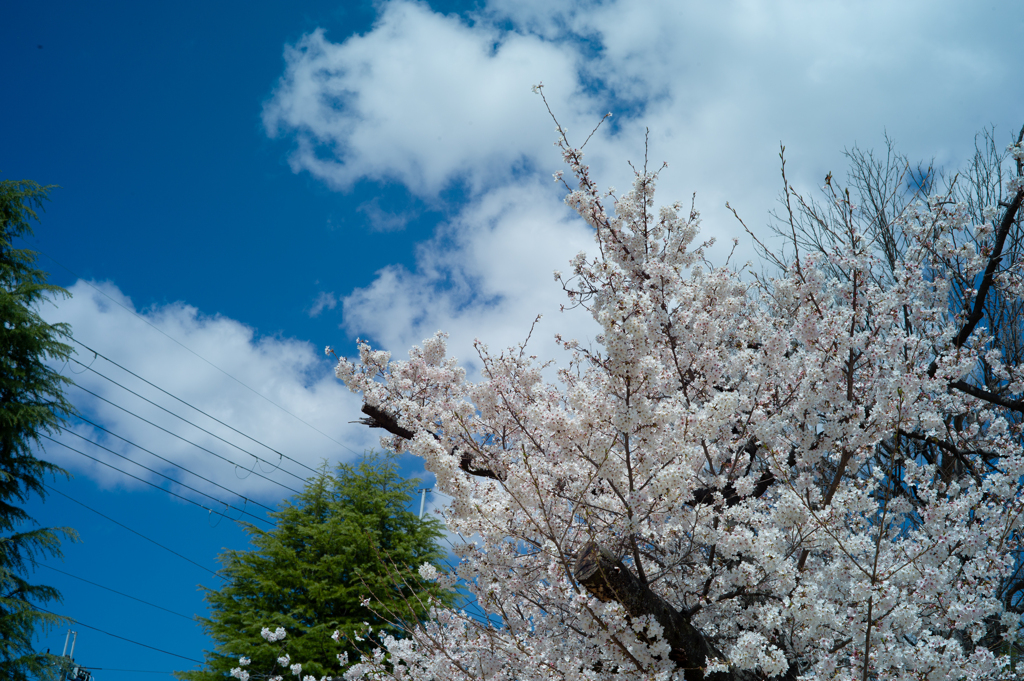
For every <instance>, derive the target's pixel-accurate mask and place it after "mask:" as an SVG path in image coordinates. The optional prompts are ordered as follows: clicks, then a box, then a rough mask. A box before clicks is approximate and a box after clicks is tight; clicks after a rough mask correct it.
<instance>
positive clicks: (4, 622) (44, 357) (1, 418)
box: [0, 180, 76, 681]
mask: <svg viewBox="0 0 1024 681" xmlns="http://www.w3.org/2000/svg"><path fill="white" fill-rule="evenodd" d="M50 189H51V187H41V186H39V185H38V184H36V183H35V182H32V181H30V180H22V181H12V180H3V181H0V321H2V326H0V678H2V679H10V680H11V681H22V680H23V679H30V678H35V677H39V676H45V675H46V674H47V671H48V669H49V668H50V667H51V666H52V664H53V659H54V658H53V657H52V656H50V655H47V654H43V653H38V652H36V651H35V650H33V645H32V640H33V637H34V636H35V634H36V633H37V631H39V630H40V629H43V630H45V629H47V628H49V627H51V626H54V625H57V624H61V623H63V622H66V621H68V620H66V618H62V617H58V616H56V615H52V614H50V613H48V612H42V611H40V610H39V609H38V607H37V606H41V605H43V604H46V603H49V602H51V601H57V602H59V601H60V599H61V596H60V593H59V592H58V591H57V590H56V589H54V588H53V587H50V586H43V585H37V584H32V583H31V582H30V581H29V580H28V576H27V574H26V573H27V572H29V571H30V570H31V569H32V568H33V567H34V566H35V565H36V562H37V560H38V559H39V558H40V557H44V556H58V557H59V556H60V541H61V537H62V536H63V537H64V538H68V539H72V540H74V539H75V537H76V535H75V533H74V530H71V529H69V528H65V527H58V528H42V527H33V525H34V524H35V523H34V521H33V520H32V518H31V517H30V516H29V515H28V513H27V512H26V511H25V509H24V508H23V505H24V504H25V502H26V501H28V499H29V497H30V496H31V495H33V494H38V495H40V496H44V495H45V491H46V490H45V487H44V481H45V479H46V477H47V476H56V475H65V476H66V475H67V472H66V471H64V470H63V469H61V468H60V467H59V466H56V465H54V464H52V463H49V462H47V461H42V460H40V459H38V458H37V457H36V455H35V452H36V451H38V449H39V447H40V443H39V437H40V435H42V434H44V433H54V432H56V431H58V430H59V429H60V427H61V425H62V424H63V423H64V419H65V417H66V416H68V415H70V414H72V413H74V408H73V407H72V405H71V403H70V402H68V400H67V399H66V398H65V397H64V389H65V388H66V387H67V386H68V385H70V383H71V382H70V381H69V380H68V379H67V378H65V377H64V376H62V375H60V374H59V373H58V372H57V371H55V370H54V369H53V368H52V365H51V364H50V363H52V362H53V361H65V360H67V359H68V357H69V356H70V354H71V347H70V346H69V345H67V344H66V343H64V342H63V341H64V340H66V339H68V338H69V337H70V335H71V329H70V327H69V326H68V325H67V324H48V323H46V322H44V321H43V319H42V318H41V317H40V316H39V314H38V312H37V309H38V306H39V305H40V304H41V303H44V302H47V301H49V300H50V299H52V298H53V297H55V296H65V297H66V296H68V295H69V294H68V292H67V291H65V290H64V289H62V288H60V287H59V286H53V285H51V284H47V283H46V273H45V272H43V271H42V270H40V269H39V268H37V267H36V265H35V259H36V253H34V252H32V251H29V250H25V249H19V248H15V247H14V241H15V240H16V239H18V238H20V237H24V236H27V235H29V234H31V233H32V228H31V224H30V221H32V220H38V218H39V216H38V213H37V212H36V211H38V210H41V209H42V204H43V201H44V200H46V199H47V198H48V193H49V191H50ZM26 528H27V529H26Z"/></svg>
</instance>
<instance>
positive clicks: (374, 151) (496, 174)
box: [264, 1, 587, 199]
mask: <svg viewBox="0 0 1024 681" xmlns="http://www.w3.org/2000/svg"><path fill="white" fill-rule="evenodd" d="M285 59H286V62H287V68H286V71H285V73H284V75H283V77H282V78H281V82H280V83H279V85H278V87H277V90H276V92H275V94H274V96H273V97H272V98H271V99H270V101H268V102H267V104H266V106H265V109H264V122H265V124H266V127H267V130H268V131H269V134H270V135H271V136H276V135H282V134H283V135H289V136H294V139H295V142H296V145H297V148H296V149H295V151H294V153H293V155H292V157H291V163H292V167H293V168H294V169H295V170H296V171H299V170H304V171H308V172H310V173H312V174H313V175H314V176H316V177H318V178H320V179H322V180H324V181H325V182H327V183H328V184H329V185H331V186H333V187H336V188H339V189H348V188H350V187H351V185H352V183H353V182H355V181H356V180H357V179H360V178H364V177H366V178H371V179H377V180H383V179H390V180H397V181H399V182H402V183H404V184H405V185H406V186H408V188H409V189H410V190H411V191H412V192H413V193H415V194H416V195H418V196H420V197H421V198H428V199H429V198H433V197H434V196H435V195H436V194H437V192H439V191H440V190H441V189H443V188H444V187H445V186H446V185H448V184H449V183H450V182H451V181H452V180H453V179H456V178H459V179H464V180H466V182H467V183H468V185H469V186H470V187H472V188H476V189H479V188H481V187H484V186H487V185H488V184H489V183H491V182H493V181H496V180H498V179H501V178H504V177H505V176H506V174H507V172H508V168H509V167H510V166H513V165H515V164H517V163H520V162H521V161H522V160H523V159H524V158H526V159H529V158H531V157H532V156H533V155H534V153H535V151H536V150H537V148H538V146H546V145H547V144H548V143H549V142H550V139H551V133H550V131H551V128H552V125H551V124H550V123H549V122H548V121H547V114H546V113H545V112H544V110H543V108H541V106H540V103H539V101H538V99H537V98H536V97H535V96H533V95H532V94H531V92H530V88H531V86H533V85H534V84H536V83H537V82H538V81H541V80H543V81H545V82H547V83H549V84H551V85H552V86H553V91H554V92H557V93H559V94H558V96H557V99H556V103H557V104H558V106H559V110H560V111H562V112H564V113H565V114H566V115H567V116H568V115H569V112H570V111H576V110H579V109H580V106H581V105H583V104H584V103H585V102H586V100H587V98H586V97H585V96H584V95H583V94H582V91H581V89H580V87H579V86H578V85H577V84H576V82H575V74H574V65H573V56H572V55H571V53H566V52H565V51H564V50H561V49H559V48H558V47H557V46H554V45H550V44H547V43H545V42H544V41H543V40H541V39H540V38H538V37H536V36H529V35H521V34H517V33H505V32H502V31H499V30H498V29H496V28H494V27H492V26H490V25H489V24H486V23H477V24H475V25H473V26H469V25H467V24H466V23H465V22H463V21H462V20H460V19H458V18H457V17H454V16H445V15H441V14H437V13H434V12H432V11H430V9H429V8H428V7H427V6H426V5H424V4H420V3H413V2H405V1H399V2H389V3H384V4H382V5H381V15H380V17H379V20H378V21H377V23H376V25H375V26H374V28H373V30H372V31H370V32H369V33H366V34H363V35H355V36H351V37H349V38H348V39H346V40H344V41H343V42H341V43H333V42H330V41H329V40H328V39H327V36H326V34H325V32H324V31H322V30H318V31H315V32H313V33H311V34H309V35H307V36H305V37H304V38H303V39H302V40H300V41H299V43H298V44H297V45H295V46H294V47H289V48H288V49H287V50H286V53H285Z"/></svg>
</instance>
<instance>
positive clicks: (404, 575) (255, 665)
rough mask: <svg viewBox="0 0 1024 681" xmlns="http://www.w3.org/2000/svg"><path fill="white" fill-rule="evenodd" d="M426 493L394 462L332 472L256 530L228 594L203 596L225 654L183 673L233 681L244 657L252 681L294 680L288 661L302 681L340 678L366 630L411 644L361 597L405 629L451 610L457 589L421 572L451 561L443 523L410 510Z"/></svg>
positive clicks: (228, 556)
mask: <svg viewBox="0 0 1024 681" xmlns="http://www.w3.org/2000/svg"><path fill="white" fill-rule="evenodd" d="M418 484H419V480H416V479H412V480H406V479H404V478H402V477H401V476H400V475H399V474H398V472H397V466H396V464H395V462H394V458H393V457H391V456H386V455H380V456H368V457H364V458H363V460H362V461H360V462H359V463H358V464H357V465H355V466H348V465H340V466H338V467H337V469H336V470H335V471H334V472H333V473H332V472H330V470H329V469H328V468H327V466H326V464H325V465H324V466H323V467H322V468H321V470H320V472H319V473H318V474H317V475H316V476H314V477H312V478H311V479H310V480H309V481H308V482H307V484H306V487H305V489H304V490H303V491H302V493H301V494H299V495H296V496H294V497H292V498H291V499H289V500H287V501H285V502H284V504H283V507H282V508H281V510H279V511H276V512H274V513H272V514H271V516H272V517H273V518H274V519H275V521H276V524H275V526H274V528H273V529H271V530H268V531H265V530H261V529H258V528H255V527H249V528H247V531H248V532H249V535H250V541H251V542H252V544H253V546H255V547H256V548H255V549H254V550H251V551H227V552H225V553H224V554H222V555H221V556H220V561H221V563H222V564H223V566H224V567H223V568H221V570H220V574H222V575H223V576H224V577H225V580H226V581H225V585H224V586H223V587H221V588H220V589H219V590H214V589H206V588H204V590H205V591H206V601H207V603H209V606H210V613H211V614H210V618H209V619H200V622H201V623H202V626H203V628H204V629H205V630H206V632H207V633H208V634H209V635H210V637H211V638H212V639H213V640H214V641H216V642H217V646H216V650H215V651H213V652H207V653H206V668H205V669H203V670H199V671H188V672H176V675H177V676H178V677H179V678H182V679H190V680H192V681H213V680H214V679H225V678H226V677H228V676H229V674H230V671H231V669H232V668H235V667H238V666H239V658H240V657H241V656H243V655H244V656H247V657H249V658H250V659H251V663H250V664H249V665H247V666H246V668H245V669H246V671H248V672H249V673H250V675H251V676H252V678H254V679H255V678H260V677H265V676H268V675H271V674H279V675H283V676H285V677H286V678H292V675H291V672H290V670H289V669H287V668H282V665H281V664H279V663H278V662H277V658H278V657H280V656H283V655H285V654H288V655H289V656H290V658H291V661H292V662H298V663H301V664H302V665H303V666H302V677H305V676H306V675H307V674H309V675H312V676H314V677H316V678H318V679H319V678H320V677H322V676H334V677H340V676H341V669H342V668H341V665H340V664H339V662H338V659H337V655H338V654H339V653H342V652H346V651H347V652H348V653H349V655H350V657H352V659H353V660H358V654H359V653H358V648H356V647H355V646H356V645H357V643H356V641H355V636H357V635H359V634H361V633H365V626H364V625H363V623H364V622H368V623H369V624H370V625H371V626H373V628H374V632H375V633H376V632H379V631H382V630H383V631H385V632H390V633H392V634H393V635H395V636H398V635H400V634H401V631H400V630H398V629H392V628H391V627H390V626H389V625H388V623H387V622H386V621H384V620H382V619H381V618H380V617H378V616H377V615H376V614H374V612H373V611H371V610H370V608H367V607H365V606H363V605H362V603H361V601H362V600H363V598H365V597H368V596H371V594H372V595H373V597H374V599H375V605H374V607H375V609H377V610H378V611H379V612H382V613H384V612H387V613H388V614H387V615H386V617H387V618H388V619H391V620H392V621H399V620H400V621H403V622H407V623H408V622H410V621H418V620H421V619H425V617H426V615H427V612H428V608H429V606H428V604H427V599H428V597H433V598H434V599H435V600H436V601H439V602H441V603H444V604H446V605H450V604H452V603H453V602H454V600H455V595H454V594H453V593H452V592H451V591H448V590H446V589H443V588H441V587H440V586H438V585H437V584H435V583H433V582H427V581H425V580H423V579H422V578H421V577H420V575H419V573H418V572H417V569H418V568H419V566H420V565H422V564H423V563H432V564H435V565H440V562H439V561H440V560H441V559H442V558H443V557H444V552H443V551H442V550H441V549H440V548H439V546H438V544H437V540H438V538H439V537H440V536H441V530H442V527H443V525H442V524H441V522H440V521H439V520H438V519H436V518H424V519H422V520H421V519H420V518H418V517H417V516H416V514H415V513H410V512H409V511H407V510H406V508H407V507H408V505H409V503H410V500H411V498H412V494H413V493H414V492H415V489H416V486H417V485H418ZM263 627H268V628H270V629H271V630H274V629H276V628H277V627H283V628H284V629H285V631H286V632H287V636H286V638H285V639H284V640H283V641H280V642H277V643H271V642H268V641H267V640H265V639H264V638H263V637H262V636H261V630H262V628H263ZM336 630H337V631H340V632H341V633H342V634H343V635H344V636H345V638H343V639H340V643H337V642H335V641H334V640H332V639H331V636H332V634H333V633H334V632H335V631H336ZM363 652H365V650H364V651H363Z"/></svg>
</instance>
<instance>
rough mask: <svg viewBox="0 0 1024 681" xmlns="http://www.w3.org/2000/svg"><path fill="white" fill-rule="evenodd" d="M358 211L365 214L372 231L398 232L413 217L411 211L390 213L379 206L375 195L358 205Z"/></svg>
mask: <svg viewBox="0 0 1024 681" xmlns="http://www.w3.org/2000/svg"><path fill="white" fill-rule="evenodd" d="M358 210H359V212H360V213H362V214H363V215H365V216H366V219H367V220H368V221H369V223H370V229H372V230H373V231H374V232H398V231H401V230H403V229H405V225H406V224H407V223H408V222H409V220H412V219H413V218H414V217H415V214H414V213H413V212H412V211H401V212H398V213H392V212H389V211H386V210H384V209H383V208H381V207H380V197H378V196H375V197H373V198H372V199H370V200H369V201H366V202H364V203H363V204H362V205H360V206H359V209H358Z"/></svg>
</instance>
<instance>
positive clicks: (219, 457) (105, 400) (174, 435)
mask: <svg viewBox="0 0 1024 681" xmlns="http://www.w3.org/2000/svg"><path fill="white" fill-rule="evenodd" d="M75 387H76V388H78V389H79V390H82V391H84V392H87V393H89V394H90V395H92V396H93V397H95V398H96V399H98V400H102V401H103V402H106V403H107V404H109V405H110V406H112V407H114V408H116V409H120V410H121V411H123V412H124V413H126V414H130V415H131V416H134V417H135V418H137V419H139V420H140V421H142V422H143V423H148V424H149V425H151V426H153V427H154V428H156V429H157V430H162V431H163V432H165V433H167V434H168V435H170V436H171V437H175V438H178V439H179V440H181V441H182V442H186V443H188V444H190V445H192V446H193V447H195V448H196V449H201V450H203V451H204V452H206V453H207V454H212V455H213V456H215V457H217V458H218V459H220V460H221V461H226V462H228V463H230V464H231V465H232V466H235V467H236V468H238V467H239V464H237V463H235V462H234V461H232V460H231V459H229V458H227V457H226V456H221V455H220V454H218V453H217V452H215V451H213V450H211V449H207V448H206V447H204V446H202V445H200V444H196V443H195V442H192V441H191V440H189V439H188V438H185V437H182V436H181V435H178V434H177V433H174V432H172V431H170V430H167V429H166V428H164V427H163V426H158V425H157V424H155V423H153V422H152V421H150V420H149V419H147V418H145V417H142V416H139V415H138V414H136V413H135V412H133V411H131V410H130V409H126V408H125V407H122V406H121V405H119V404H115V403H114V402H111V401H110V400H108V399H107V398H105V397H103V396H102V395H97V394H96V393H94V392H93V391H91V390H89V389H88V388H83V387H82V386H80V385H78V384H77V383H76V384H75ZM79 418H82V417H79ZM82 420H83V421H85V420H87V419H84V418H83V419H82ZM89 423H92V421H89ZM92 425H94V426H96V427H97V428H99V429H100V430H103V431H104V432H107V433H110V431H109V430H107V429H106V428H104V427H103V426H100V425H97V424H95V423H92ZM110 434H111V435H114V433H110ZM114 437H117V438H120V439H122V440H123V439H124V438H121V437H120V436H118V435H114ZM125 442H127V440H125ZM136 446H137V445H136ZM139 449H142V448H141V447H139ZM252 456H253V457H254V458H256V460H257V461H260V460H261V459H260V458H259V457H257V456H256V455H255V454H253V455H252ZM268 463H269V462H268ZM282 470H284V469H282ZM250 472H251V473H253V474H255V475H256V476H257V477H260V478H263V479H264V480H266V481H268V482H272V483H274V484H275V485H280V486H281V487H284V488H285V489H286V490H288V491H289V492H293V493H294V494H299V491H298V490H297V489H294V488H292V487H289V486H288V485H286V484H284V483H283V482H278V481H277V480H273V479H271V478H268V477H267V476H265V475H262V474H260V473H257V472H256V471H255V470H252V471H250ZM285 473H288V474H289V475H291V476H293V477H295V478H297V479H299V480H302V478H300V477H299V476H297V475H295V474H294V473H291V472H289V471H285ZM303 482H305V480H303Z"/></svg>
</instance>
